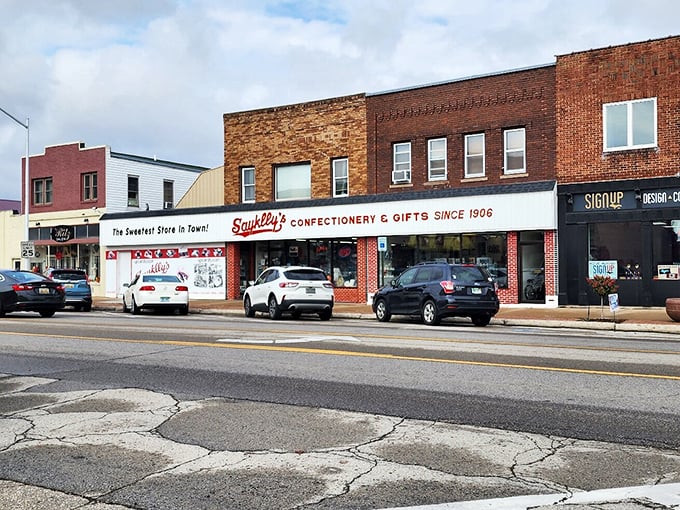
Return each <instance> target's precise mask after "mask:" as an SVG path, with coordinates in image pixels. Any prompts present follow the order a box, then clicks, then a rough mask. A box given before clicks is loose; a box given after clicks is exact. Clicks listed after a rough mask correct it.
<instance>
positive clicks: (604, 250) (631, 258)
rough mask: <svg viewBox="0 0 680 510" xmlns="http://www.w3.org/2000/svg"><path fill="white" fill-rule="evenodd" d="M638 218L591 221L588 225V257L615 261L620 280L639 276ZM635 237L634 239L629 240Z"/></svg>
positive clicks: (640, 254)
mask: <svg viewBox="0 0 680 510" xmlns="http://www.w3.org/2000/svg"><path fill="white" fill-rule="evenodd" d="M640 238H641V224H640V222H636V221H631V222H614V223H591V224H590V225H588V246H589V252H588V253H589V254H590V255H589V256H590V259H589V260H590V261H603V262H606V261H616V264H617V271H616V275H612V277H614V278H617V279H621V280H640V279H642V246H641V243H640V242H639V241H638V240H639V239H640ZM632 240H635V242H631V241H632Z"/></svg>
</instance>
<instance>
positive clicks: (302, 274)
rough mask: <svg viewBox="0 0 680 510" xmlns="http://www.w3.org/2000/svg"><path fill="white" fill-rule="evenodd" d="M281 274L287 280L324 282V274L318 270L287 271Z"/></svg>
mask: <svg viewBox="0 0 680 510" xmlns="http://www.w3.org/2000/svg"><path fill="white" fill-rule="evenodd" d="M283 274H285V275H286V278H288V279H289V280H318V281H321V280H326V274H325V273H324V272H323V271H319V270H318V269H289V270H288V271H284V273H283Z"/></svg>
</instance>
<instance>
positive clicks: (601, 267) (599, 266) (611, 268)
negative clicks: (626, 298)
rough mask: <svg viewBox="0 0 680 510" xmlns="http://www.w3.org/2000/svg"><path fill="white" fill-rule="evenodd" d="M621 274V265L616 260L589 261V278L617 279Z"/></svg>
mask: <svg viewBox="0 0 680 510" xmlns="http://www.w3.org/2000/svg"><path fill="white" fill-rule="evenodd" d="M618 273H619V264H618V262H617V261H616V260H589V261H588V278H595V277H596V276H609V277H610V278H614V279H615V280H616V277H617V276H618Z"/></svg>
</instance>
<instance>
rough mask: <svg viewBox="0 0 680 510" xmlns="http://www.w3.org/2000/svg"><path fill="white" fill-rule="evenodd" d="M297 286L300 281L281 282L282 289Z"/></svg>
mask: <svg viewBox="0 0 680 510" xmlns="http://www.w3.org/2000/svg"><path fill="white" fill-rule="evenodd" d="M297 286H298V282H279V287H281V288H282V289H290V288H293V287H297Z"/></svg>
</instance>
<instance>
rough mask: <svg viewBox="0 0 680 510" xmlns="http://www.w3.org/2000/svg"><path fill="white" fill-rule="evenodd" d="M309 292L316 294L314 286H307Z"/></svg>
mask: <svg viewBox="0 0 680 510" xmlns="http://www.w3.org/2000/svg"><path fill="white" fill-rule="evenodd" d="M307 294H316V289H315V288H314V287H307Z"/></svg>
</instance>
